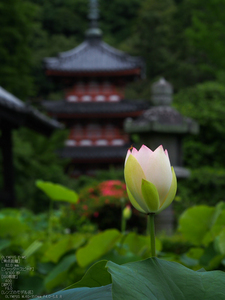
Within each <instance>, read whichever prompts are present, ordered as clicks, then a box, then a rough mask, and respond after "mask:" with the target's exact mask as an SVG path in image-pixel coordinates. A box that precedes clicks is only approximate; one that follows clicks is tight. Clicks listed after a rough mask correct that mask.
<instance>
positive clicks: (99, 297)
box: [33, 284, 113, 300]
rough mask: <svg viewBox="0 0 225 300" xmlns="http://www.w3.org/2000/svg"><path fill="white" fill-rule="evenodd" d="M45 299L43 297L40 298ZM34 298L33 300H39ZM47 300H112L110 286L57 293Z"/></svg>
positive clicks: (49, 296)
mask: <svg viewBox="0 0 225 300" xmlns="http://www.w3.org/2000/svg"><path fill="white" fill-rule="evenodd" d="M42 298H45V296H42ZM39 299H40V298H35V299H33V300H39ZM47 299H63V300H113V298H112V285H111V284H109V285H106V286H101V287H94V288H89V287H82V288H75V289H71V290H65V291H59V292H57V293H54V294H51V295H48V296H47Z"/></svg>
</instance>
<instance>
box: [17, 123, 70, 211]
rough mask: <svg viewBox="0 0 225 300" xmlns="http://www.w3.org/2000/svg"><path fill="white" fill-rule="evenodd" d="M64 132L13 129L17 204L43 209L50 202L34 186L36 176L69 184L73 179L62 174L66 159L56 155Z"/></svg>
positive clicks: (36, 209)
mask: <svg viewBox="0 0 225 300" xmlns="http://www.w3.org/2000/svg"><path fill="white" fill-rule="evenodd" d="M65 136H66V133H65V132H63V131H62V132H57V133H55V134H54V135H52V136H51V137H50V138H46V137H44V136H41V135H39V134H37V133H34V132H32V131H30V130H28V129H25V128H21V129H20V130H18V131H15V132H14V166H15V184H16V196H17V205H18V206H25V207H26V208H30V209H33V210H35V211H42V210H44V209H45V208H46V207H48V205H49V200H48V198H47V196H45V195H44V193H42V192H41V191H39V190H38V189H37V187H36V186H35V182H36V180H37V179H42V180H44V181H52V182H55V183H60V184H63V185H65V186H67V187H70V186H71V187H72V185H73V182H72V180H71V179H70V178H69V177H68V176H67V175H65V174H64V167H65V164H66V161H64V160H60V159H59V158H58V156H57V153H56V151H57V149H58V148H60V147H61V146H62V145H63V141H64V140H65Z"/></svg>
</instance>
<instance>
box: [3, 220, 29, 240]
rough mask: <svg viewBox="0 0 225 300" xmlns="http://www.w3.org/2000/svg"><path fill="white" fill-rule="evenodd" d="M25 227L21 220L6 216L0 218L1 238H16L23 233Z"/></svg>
mask: <svg viewBox="0 0 225 300" xmlns="http://www.w3.org/2000/svg"><path fill="white" fill-rule="evenodd" d="M26 228H27V225H26V224H25V223H23V222H22V221H21V220H19V219H17V218H14V217H11V216H7V217H4V218H0V236H1V237H7V236H12V237H17V236H18V235H20V234H22V233H24V231H25V230H26Z"/></svg>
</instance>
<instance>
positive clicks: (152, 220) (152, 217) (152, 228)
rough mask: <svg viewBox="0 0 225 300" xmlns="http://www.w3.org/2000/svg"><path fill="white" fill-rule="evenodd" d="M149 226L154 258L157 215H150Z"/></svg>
mask: <svg viewBox="0 0 225 300" xmlns="http://www.w3.org/2000/svg"><path fill="white" fill-rule="evenodd" d="M148 219H149V224H150V230H149V234H150V246H151V255H152V257H154V256H156V252H155V213H150V214H149V215H148Z"/></svg>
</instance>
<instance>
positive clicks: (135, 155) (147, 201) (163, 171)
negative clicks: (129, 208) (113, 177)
mask: <svg viewBox="0 0 225 300" xmlns="http://www.w3.org/2000/svg"><path fill="white" fill-rule="evenodd" d="M124 176H125V182H126V187H127V193H128V197H129V199H130V202H131V203H132V205H133V206H134V207H135V208H136V209H137V210H139V211H140V212H142V213H146V214H149V213H158V212H160V211H162V210H163V209H165V208H167V207H168V206H169V205H170V204H171V202H172V201H173V199H174V197H175V195H176V190H177V179H176V175H175V172H174V169H173V167H171V165H170V160H169V156H168V152H167V150H165V151H164V149H163V147H162V146H159V147H158V148H157V149H156V150H155V151H152V150H150V149H149V148H148V147H146V146H145V145H143V146H142V147H141V148H140V150H139V151H138V150H137V149H135V148H132V149H129V150H128V152H127V156H126V159H125V168H124Z"/></svg>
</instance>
